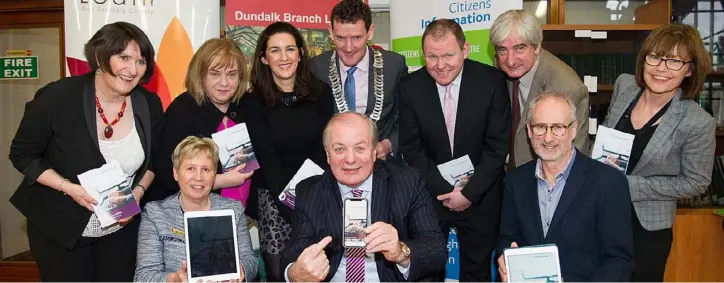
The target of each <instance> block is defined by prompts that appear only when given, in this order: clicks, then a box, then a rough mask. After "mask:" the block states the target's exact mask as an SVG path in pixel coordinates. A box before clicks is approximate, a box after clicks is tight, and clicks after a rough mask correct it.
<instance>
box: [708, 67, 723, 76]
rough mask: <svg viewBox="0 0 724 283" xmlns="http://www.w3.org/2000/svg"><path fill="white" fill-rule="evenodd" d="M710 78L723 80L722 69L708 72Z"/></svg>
mask: <svg viewBox="0 0 724 283" xmlns="http://www.w3.org/2000/svg"><path fill="white" fill-rule="evenodd" d="M709 77H710V78H724V68H721V69H717V70H713V71H711V72H709Z"/></svg>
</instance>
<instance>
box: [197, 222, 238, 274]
mask: <svg viewBox="0 0 724 283" xmlns="http://www.w3.org/2000/svg"><path fill="white" fill-rule="evenodd" d="M184 225H185V228H186V266H187V272H188V275H189V282H197V281H198V280H202V281H203V282H206V281H207V280H211V281H214V282H215V281H224V280H234V279H239V277H241V276H240V273H239V251H238V250H237V247H238V246H239V245H238V241H239V240H238V239H237V238H236V218H235V217H234V211H233V210H231V209H225V210H214V211H191V212H186V213H184Z"/></svg>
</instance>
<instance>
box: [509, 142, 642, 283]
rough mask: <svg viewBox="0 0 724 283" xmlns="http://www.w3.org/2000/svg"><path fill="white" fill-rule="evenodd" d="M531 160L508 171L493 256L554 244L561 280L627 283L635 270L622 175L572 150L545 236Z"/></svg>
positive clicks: (627, 197) (629, 199) (536, 181)
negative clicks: (515, 246) (573, 154)
mask: <svg viewBox="0 0 724 283" xmlns="http://www.w3.org/2000/svg"><path fill="white" fill-rule="evenodd" d="M535 167H536V160H533V161H530V162H528V163H526V164H524V165H522V166H520V167H518V168H515V169H513V170H511V171H510V172H508V176H507V177H506V179H505V191H504V194H503V212H502V219H501V223H500V237H499V240H498V249H497V252H496V255H498V256H499V255H502V254H503V250H504V249H505V248H507V247H510V243H511V242H516V243H517V244H518V246H519V247H522V246H530V245H541V244H551V243H553V244H556V245H557V246H558V253H559V256H560V263H561V273H562V275H563V281H571V282H574V281H599V282H605V281H628V280H630V279H631V274H632V273H633V271H634V256H633V234H632V227H631V197H630V194H629V187H628V182H627V181H626V176H625V175H624V174H623V173H621V172H619V171H617V170H616V169H613V168H612V167H610V166H608V165H605V164H603V163H601V162H598V161H595V160H593V159H591V158H590V157H587V156H586V155H584V154H582V153H580V152H577V154H576V158H575V160H574V161H573V167H572V168H571V171H570V174H569V176H568V180H567V181H566V185H565V187H564V188H563V194H562V195H561V199H560V202H559V203H558V207H557V208H556V210H555V213H554V214H553V220H552V221H551V226H550V228H549V229H548V233H547V235H546V236H545V237H544V236H543V226H542V223H541V213H540V209H539V208H538V192H537V189H538V179H537V178H536V177H535Z"/></svg>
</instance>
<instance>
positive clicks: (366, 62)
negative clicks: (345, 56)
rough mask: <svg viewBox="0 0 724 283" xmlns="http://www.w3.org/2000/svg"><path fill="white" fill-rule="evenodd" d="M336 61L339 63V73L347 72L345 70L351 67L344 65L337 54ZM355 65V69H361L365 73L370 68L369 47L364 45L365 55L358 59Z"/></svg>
mask: <svg viewBox="0 0 724 283" xmlns="http://www.w3.org/2000/svg"><path fill="white" fill-rule="evenodd" d="M337 62H338V64H339V70H340V73H345V74H347V70H349V68H351V66H350V67H347V66H345V65H344V63H342V60H340V59H339V56H337ZM355 66H356V67H357V71H362V72H364V73H367V71H368V70H369V68H370V49H369V47H365V56H364V57H362V60H360V61H359V62H358V63H357V65H355Z"/></svg>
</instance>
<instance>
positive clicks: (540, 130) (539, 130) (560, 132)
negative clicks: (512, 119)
mask: <svg viewBox="0 0 724 283" xmlns="http://www.w3.org/2000/svg"><path fill="white" fill-rule="evenodd" d="M575 121H576V120H573V121H571V122H570V123H568V125H563V124H553V125H546V124H531V125H530V129H531V131H533V134H534V135H536V136H543V135H545V134H546V133H547V132H548V129H551V133H553V135H554V136H556V137H562V136H564V135H565V134H566V132H568V128H569V127H570V126H571V125H573V122H575Z"/></svg>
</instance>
